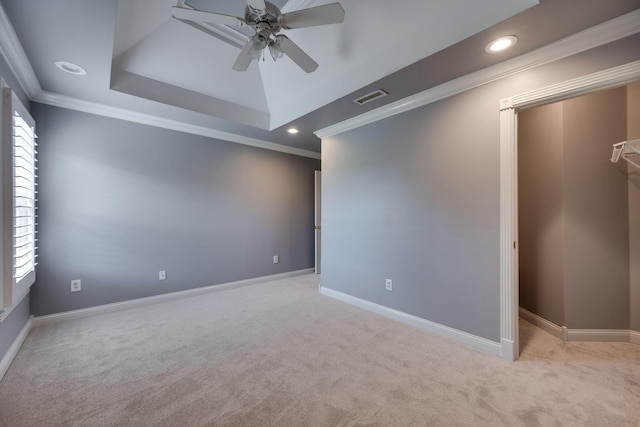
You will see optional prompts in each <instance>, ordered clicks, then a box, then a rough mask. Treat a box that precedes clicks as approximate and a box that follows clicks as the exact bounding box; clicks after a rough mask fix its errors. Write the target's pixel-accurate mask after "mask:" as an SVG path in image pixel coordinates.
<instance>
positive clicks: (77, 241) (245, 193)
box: [31, 104, 320, 316]
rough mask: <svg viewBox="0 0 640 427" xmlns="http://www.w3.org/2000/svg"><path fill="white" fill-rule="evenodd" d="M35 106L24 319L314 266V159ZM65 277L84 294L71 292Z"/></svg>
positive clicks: (318, 165) (315, 167) (39, 105)
mask: <svg viewBox="0 0 640 427" xmlns="http://www.w3.org/2000/svg"><path fill="white" fill-rule="evenodd" d="M32 109H33V115H34V117H35V119H36V120H37V123H38V136H39V140H38V141H39V180H40V181H39V216H40V224H39V247H40V251H39V266H38V278H37V282H36V284H35V285H34V287H33V289H32V294H31V295H32V298H31V310H32V314H34V315H36V316H39V315H45V314H50V313H57V312H62V311H67V310H72V309H79V308H84V307H90V306H95V305H100V304H107V303H113V302H117V301H123V300H129V299H132V298H140V297H146V296H150V295H156V294H161V293H166V292H172V291H179V290H183V289H189V288H196V287H201V286H207V285H214V284H220V283H226V282H231V281H236V280H241V279H248V278H254V277H261V276H267V275H271V274H276V273H282V272H288V271H295V270H300V269H305V268H310V267H312V266H313V171H314V170H315V169H319V168H320V162H319V160H314V159H308V158H303V157H298V156H293V155H288V154H283V153H276V152H272V151H268V150H263V149H259V148H254V147H248V146H243V145H239V144H234V143H229V142H224V141H217V140H212V139H208V138H204V137H199V136H195V135H188V134H183V133H178V132H173V131H168V130H164V129H159V128H154V127H149V126H144V125H139V124H135V123H130V122H125V121H120V120H114V119H109V118H105V117H100V116H96V115H91V114H86V113H80V112H75V111H71V110H65V109H61V108H56V107H50V106H46V105H41V104H34V105H33V106H32ZM274 255H279V256H280V263H279V264H273V262H272V259H273V256H274ZM159 270H166V271H167V280H166V281H158V271H159ZM73 279H81V280H82V291H81V292H77V293H73V294H71V293H70V291H69V288H70V281H71V280H73Z"/></svg>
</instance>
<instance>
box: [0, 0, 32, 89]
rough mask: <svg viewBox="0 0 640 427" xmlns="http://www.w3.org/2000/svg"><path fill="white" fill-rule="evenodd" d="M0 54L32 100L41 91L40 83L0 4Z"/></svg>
mask: <svg viewBox="0 0 640 427" xmlns="http://www.w3.org/2000/svg"><path fill="white" fill-rule="evenodd" d="M0 54H2V57H3V58H4V59H5V61H7V64H8V66H9V69H10V70H11V72H12V73H13V75H14V76H15V77H16V79H17V80H18V83H20V87H22V90H24V91H25V93H26V94H27V96H28V97H29V98H32V97H34V96H35V95H36V94H38V93H39V92H40V90H41V88H40V83H39V82H38V78H37V77H36V73H35V72H34V71H33V67H31V63H30V62H29V58H27V54H26V53H25V51H24V49H23V48H22V44H21V43H20V39H18V35H17V34H16V32H15V30H14V29H13V25H12V24H11V21H10V20H9V17H8V16H7V14H6V12H5V11H4V8H3V7H2V4H0Z"/></svg>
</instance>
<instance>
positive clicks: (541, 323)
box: [520, 307, 567, 341]
mask: <svg viewBox="0 0 640 427" xmlns="http://www.w3.org/2000/svg"><path fill="white" fill-rule="evenodd" d="M520 317H522V318H523V319H524V320H526V321H527V322H529V323H531V324H533V325H535V326H537V327H538V328H540V329H542V330H543V331H546V332H548V333H550V334H551V335H553V336H554V337H556V338H559V339H561V340H563V341H566V334H567V333H566V330H567V328H566V327H564V326H558V325H556V324H555V323H553V322H550V321H548V320H547V319H544V318H542V317H540V316H538V315H537V314H534V313H532V312H530V311H529V310H526V309H524V308H522V307H520Z"/></svg>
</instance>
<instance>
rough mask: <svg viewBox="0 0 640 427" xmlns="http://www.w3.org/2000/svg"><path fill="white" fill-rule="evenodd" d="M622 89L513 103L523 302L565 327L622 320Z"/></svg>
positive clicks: (625, 283) (615, 325) (625, 253)
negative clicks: (615, 148) (616, 153)
mask: <svg viewBox="0 0 640 427" xmlns="http://www.w3.org/2000/svg"><path fill="white" fill-rule="evenodd" d="M626 103H627V102H626V88H625V87H621V88H617V89H612V90H608V91H604V92H598V93H594V94H590V95H586V96H581V97H577V98H573V99H570V100H566V101H562V102H557V103H554V104H550V105H545V106H542V107H538V108H534V109H532V110H528V111H523V112H520V113H519V115H518V150H519V164H518V166H519V194H518V197H519V204H520V210H519V227H520V228H519V240H520V304H521V306H522V307H524V308H526V309H527V310H529V311H531V312H533V313H535V314H537V315H539V316H541V317H542V318H544V319H547V320H550V321H551V322H553V323H555V324H557V325H566V326H567V327H568V328H577V329H579V328H587V329H590V328H593V329H598V328H601V329H628V327H629V303H628V301H629V260H630V257H629V207H628V195H627V175H626V173H625V171H624V170H623V168H624V166H622V167H618V166H617V165H612V164H611V163H610V162H609V158H610V157H611V145H612V144H614V143H616V142H619V141H622V140H624V139H626V133H627V125H626V116H627V113H626V108H627V106H626Z"/></svg>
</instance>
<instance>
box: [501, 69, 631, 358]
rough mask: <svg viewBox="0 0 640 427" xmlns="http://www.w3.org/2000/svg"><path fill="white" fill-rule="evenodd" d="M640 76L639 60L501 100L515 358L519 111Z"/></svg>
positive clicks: (508, 352) (506, 328)
mask: <svg viewBox="0 0 640 427" xmlns="http://www.w3.org/2000/svg"><path fill="white" fill-rule="evenodd" d="M639 79H640V61H634V62H630V63H628V64H625V65H620V66H618V67H613V68H610V69H608V70H604V71H600V72H597V73H593V74H589V75H586V76H583V77H579V78H576V79H572V80H567V81H565V82H562V83H558V84H554V85H551V86H546V87H543V88H540V89H537V90H533V91H530V92H525V93H522V94H519V95H514V96H512V97H510V98H504V99H502V100H501V101H500V346H501V356H502V357H503V358H505V359H507V360H512V361H513V360H516V359H517V358H518V355H519V343H518V311H519V298H518V132H517V127H518V121H517V115H518V110H521V109H524V108H531V107H535V106H538V105H544V104H549V103H552V102H556V101H561V100H564V99H568V98H573V97H576V96H580V95H585V94H587V93H591V92H595V91H598V90H604V89H610V88H614V87H619V86H623V85H626V84H628V83H631V82H633V81H636V80H639Z"/></svg>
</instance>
